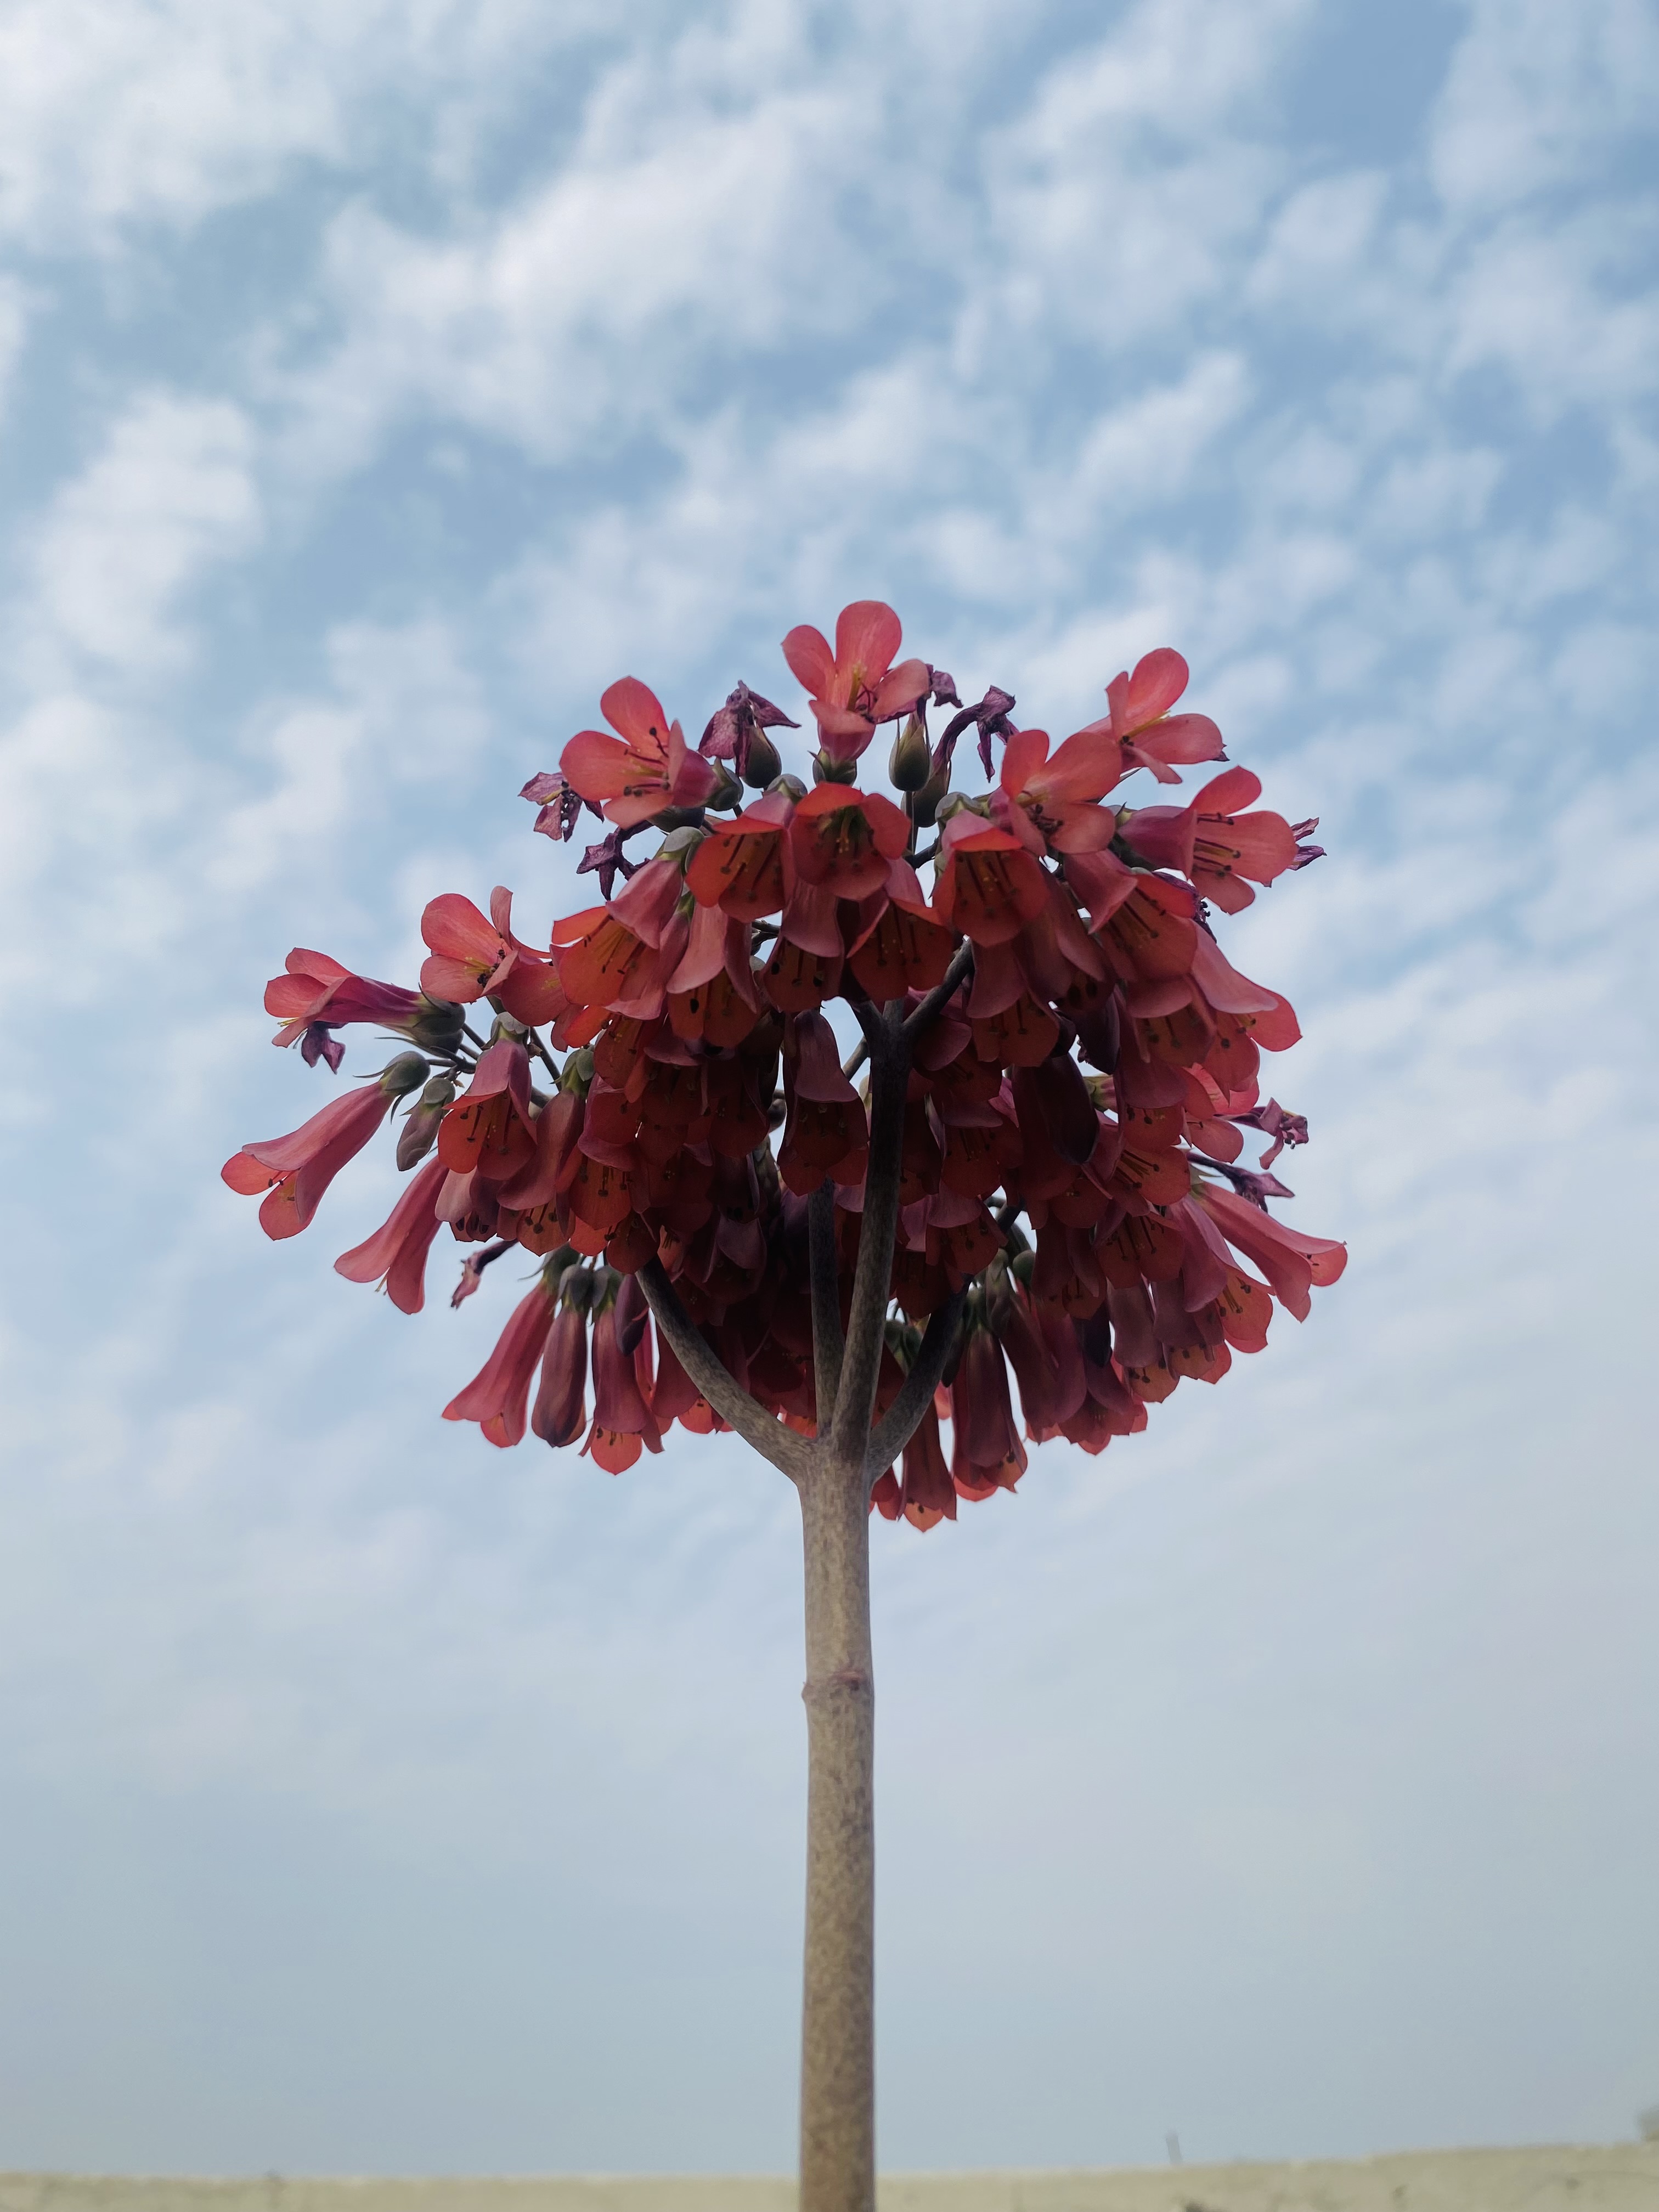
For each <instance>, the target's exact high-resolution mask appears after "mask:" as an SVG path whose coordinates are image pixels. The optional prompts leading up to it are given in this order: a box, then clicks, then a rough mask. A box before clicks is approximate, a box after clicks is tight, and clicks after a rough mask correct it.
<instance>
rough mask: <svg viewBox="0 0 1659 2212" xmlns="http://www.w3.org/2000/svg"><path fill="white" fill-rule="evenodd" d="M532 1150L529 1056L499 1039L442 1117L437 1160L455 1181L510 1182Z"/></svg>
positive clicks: (515, 1043)
mask: <svg viewBox="0 0 1659 2212" xmlns="http://www.w3.org/2000/svg"><path fill="white" fill-rule="evenodd" d="M535 1150H536V1131H535V1126H534V1124H533V1122H532V1119H531V1114H530V1055H529V1054H528V1053H527V1052H526V1050H525V1048H524V1047H523V1046H522V1045H521V1044H520V1042H519V1040H518V1039H517V1038H516V1037H501V1039H499V1040H498V1041H497V1042H495V1044H492V1045H491V1046H490V1048H489V1050H488V1051H487V1052H485V1053H483V1054H480V1055H479V1060H478V1065H477V1067H476V1068H475V1069H474V1070H473V1072H472V1080H471V1083H470V1084H469V1085H467V1087H466V1089H465V1091H463V1092H462V1094H461V1096H460V1097H459V1098H458V1099H457V1100H456V1101H455V1103H454V1104H453V1106H452V1107H451V1108H450V1109H449V1111H448V1112H447V1114H446V1115H444V1118H443V1125H442V1127H441V1128H440V1130H439V1132H438V1158H439V1159H440V1161H441V1163H442V1164H443V1165H444V1166H445V1167H446V1168H447V1169H448V1170H449V1171H450V1173H451V1174H453V1175H461V1176H465V1175H472V1174H475V1173H476V1174H477V1176H479V1177H480V1178H481V1180H482V1181H483V1182H486V1183H493V1184H496V1185H500V1184H502V1183H506V1182H510V1181H511V1180H512V1178H513V1176H516V1175H517V1174H518V1173H519V1172H520V1170H521V1169H523V1168H525V1167H526V1166H527V1165H528V1164H529V1162H530V1160H531V1158H532V1155H533V1154H534V1152H535Z"/></svg>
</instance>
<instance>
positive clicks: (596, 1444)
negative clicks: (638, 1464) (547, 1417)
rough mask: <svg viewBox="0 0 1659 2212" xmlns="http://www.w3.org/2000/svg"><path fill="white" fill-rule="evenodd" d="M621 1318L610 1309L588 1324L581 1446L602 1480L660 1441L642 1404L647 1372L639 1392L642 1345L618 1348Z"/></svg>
mask: <svg viewBox="0 0 1659 2212" xmlns="http://www.w3.org/2000/svg"><path fill="white" fill-rule="evenodd" d="M626 1320H627V1316H626V1313H625V1312H624V1313H623V1314H622V1315H621V1316H620V1317H619V1315H618V1309H617V1304H611V1305H608V1306H606V1307H605V1310H604V1311H603V1312H601V1313H599V1314H598V1315H597V1316H595V1317H594V1322H593V1425H592V1428H591V1429H590V1430H589V1431H588V1432H587V1441H586V1443H584V1444H583V1446H582V1450H583V1451H584V1453H591V1454H592V1457H593V1459H594V1460H595V1461H596V1462H597V1463H598V1464H599V1466H600V1467H602V1468H604V1469H605V1473H606V1474H621V1473H622V1472H623V1469H624V1468H630V1467H632V1466H633V1464H634V1462H635V1460H636V1459H638V1457H639V1455H640V1453H641V1449H644V1450H647V1451H653V1452H655V1451H660V1450H661V1449H662V1436H661V1432H660V1431H659V1429H658V1426H657V1424H656V1420H655V1419H654V1417H653V1414H652V1411H651V1407H650V1405H649V1403H648V1402H647V1394H648V1391H649V1388H650V1381H649V1372H648V1363H647V1375H646V1377H645V1380H644V1384H643V1387H641V1376H640V1372H639V1364H640V1355H641V1352H642V1351H644V1349H645V1340H641V1342H640V1343H638V1344H636V1345H635V1346H632V1347H631V1348H630V1347H628V1346H625V1345H624V1343H623V1334H624V1331H623V1324H624V1323H625V1322H626Z"/></svg>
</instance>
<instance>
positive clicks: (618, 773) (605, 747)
mask: <svg viewBox="0 0 1659 2212" xmlns="http://www.w3.org/2000/svg"><path fill="white" fill-rule="evenodd" d="M599 712H600V713H601V714H603V715H604V716H605V720H606V721H607V722H609V723H610V725H611V728H612V729H613V730H616V731H617V732H620V735H619V736H617V737H614V738H612V737H607V736H606V734H605V732H604V731H603V730H580V731H578V732H577V733H576V735H575V736H574V738H571V740H570V742H569V744H567V745H566V747H565V749H564V752H563V754H562V757H561V759H560V763H559V766H560V769H561V772H562V775H563V776H564V779H565V781H566V782H567V783H568V785H569V786H570V787H571V789H572V790H573V791H578V792H580V793H581V795H582V797H583V798H584V799H591V800H592V802H593V803H594V805H597V806H598V807H599V809H600V811H602V812H603V813H604V815H605V818H606V820H607V821H611V822H614V823H616V824H617V828H618V829H627V828H629V826H630V825H631V824H632V823H635V822H648V821H649V820H650V818H651V817H652V816H653V814H660V813H662V812H663V811H664V810H665V808H667V807H670V806H702V805H706V804H707V802H708V800H709V799H711V798H712V797H713V796H714V793H715V792H716V791H717V790H718V789H719V787H720V771H719V769H717V768H716V767H715V766H714V763H713V762H711V761H708V760H706V759H705V758H704V757H703V756H702V754H701V753H694V752H692V751H690V750H689V749H688V748H687V745H686V742H685V733H684V731H683V730H682V729H681V727H680V726H679V724H678V722H671V721H670V720H669V719H668V717H667V715H666V714H664V712H663V709H662V702H661V701H660V700H659V698H658V697H657V695H656V693H655V692H654V691H650V690H647V688H646V686H645V685H644V684H641V683H640V682H639V681H638V679H637V678H635V677H632V676H624V677H623V678H622V680H621V682H620V683H617V684H611V687H610V689H609V690H607V691H606V692H605V693H604V695H603V696H601V698H600V700H599Z"/></svg>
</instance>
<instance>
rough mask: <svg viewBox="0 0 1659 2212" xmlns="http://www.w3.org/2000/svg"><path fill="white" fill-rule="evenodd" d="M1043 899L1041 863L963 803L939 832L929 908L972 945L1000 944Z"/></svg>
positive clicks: (1045, 883)
mask: <svg viewBox="0 0 1659 2212" xmlns="http://www.w3.org/2000/svg"><path fill="white" fill-rule="evenodd" d="M1047 904H1048V877H1047V876H1046V875H1045V874H1044V872H1043V870H1042V863H1041V862H1040V861H1039V860H1037V859H1036V857H1035V855H1034V854H1031V853H1030V852H1028V851H1027V850H1026V848H1025V847H1024V844H1023V843H1022V842H1021V841H1020V840H1019V838H1018V837H1016V836H1013V835H1012V832H1011V831H1009V830H1006V829H997V828H996V827H995V826H994V824H993V823H988V822H987V821H986V820H985V818H984V817H983V816H982V815H979V814H975V813H974V812H972V811H970V810H969V808H967V807H963V808H961V809H960V810H959V811H957V812H956V813H955V814H953V815H951V818H950V820H949V821H948V822H947V823H945V828H944V830H943V832H942V834H941V836H940V848H939V863H938V876H937V881H936V885H935V889H934V891H933V912H934V915H935V916H936V917H937V918H938V920H939V921H941V922H943V923H944V925H945V927H946V928H947V929H957V930H960V931H961V932H962V933H963V936H964V937H970V938H972V939H973V940H974V943H975V945H1006V943H1007V941H1008V939H1010V938H1012V937H1018V934H1019V933H1020V931H1021V930H1022V929H1024V927H1025V926H1026V924H1027V923H1028V922H1030V921H1035V919H1036V916H1037V915H1040V914H1041V913H1042V909H1043V908H1044V907H1045V906H1046V905H1047Z"/></svg>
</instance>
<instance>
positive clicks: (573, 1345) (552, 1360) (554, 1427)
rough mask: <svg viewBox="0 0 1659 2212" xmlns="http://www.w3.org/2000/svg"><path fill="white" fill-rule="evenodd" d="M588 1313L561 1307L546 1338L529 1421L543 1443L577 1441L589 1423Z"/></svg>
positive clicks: (577, 1308) (571, 1306)
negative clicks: (545, 1347) (538, 1382)
mask: <svg viewBox="0 0 1659 2212" xmlns="http://www.w3.org/2000/svg"><path fill="white" fill-rule="evenodd" d="M586 1389H587V1316H586V1313H585V1312H584V1311H583V1310H581V1309H580V1307H578V1306H574V1305H566V1306H563V1307H562V1308H561V1309H560V1311H559V1315H558V1317H557V1319H556V1321H555V1322H554V1323H553V1327H552V1329H551V1332H550V1334H549V1336H548V1340H547V1352H546V1356H545V1357H544V1359H543V1361H542V1379H541V1386H540V1388H539V1389H538V1391H537V1393H536V1403H535V1406H534V1408H533V1409H532V1413H531V1416H530V1425H531V1428H532V1431H533V1432H534V1433H535V1434H536V1435H537V1436H538V1437H540V1438H541V1440H542V1442H543V1443H544V1444H552V1445H554V1446H555V1447H557V1446H559V1445H561V1444H574V1443H575V1441H576V1439H577V1437H580V1434H581V1432H582V1431H583V1429H584V1428H585V1427H586V1425H587V1399H586Z"/></svg>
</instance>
